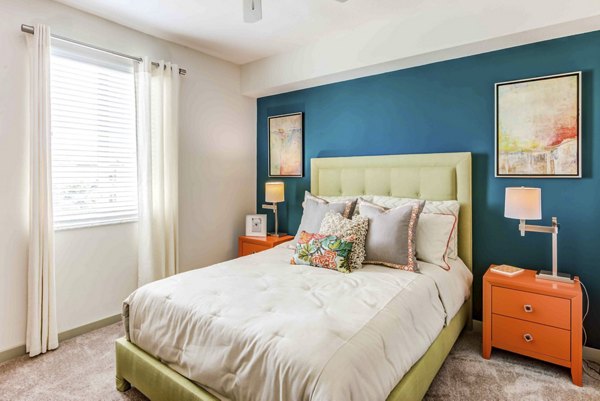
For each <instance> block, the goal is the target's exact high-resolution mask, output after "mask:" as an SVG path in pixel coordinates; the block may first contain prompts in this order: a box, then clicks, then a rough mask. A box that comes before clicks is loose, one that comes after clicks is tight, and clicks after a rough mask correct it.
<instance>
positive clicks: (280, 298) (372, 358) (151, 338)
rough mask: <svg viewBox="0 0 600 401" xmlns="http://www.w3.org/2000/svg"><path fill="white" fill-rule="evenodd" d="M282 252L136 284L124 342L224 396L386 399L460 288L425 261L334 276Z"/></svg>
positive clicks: (459, 299) (459, 298) (461, 294)
mask: <svg viewBox="0 0 600 401" xmlns="http://www.w3.org/2000/svg"><path fill="white" fill-rule="evenodd" d="M291 253H292V251H291V250H289V249H287V248H286V247H277V248H275V249H273V250H269V251H265V252H262V253H259V254H255V255H252V256H248V257H243V258H239V259H235V260H231V261H228V262H225V263H221V264H217V265H214V266H211V267H208V268H203V269H198V270H193V271H189V272H187V273H182V274H178V275H176V276H173V277H170V278H167V279H164V280H160V281H156V282H154V283H151V284H148V285H146V286H144V287H141V288H139V289H138V290H136V291H135V292H134V293H132V294H131V295H130V296H129V297H128V298H127V299H126V300H125V304H124V319H125V323H126V325H125V326H126V329H127V335H128V338H129V340H130V341H131V342H133V343H134V344H136V345H138V346H139V347H141V348H142V349H144V350H145V351H147V352H148V353H150V354H152V355H154V356H155V357H157V358H159V359H160V360H162V361H163V362H165V363H166V364H168V365H169V366H170V367H171V368H172V369H174V370H175V371H177V372H179V373H181V374H182V375H184V376H186V377H188V378H189V379H191V380H193V381H195V382H197V383H198V384H200V385H202V386H204V387H206V388H208V389H210V390H211V391H213V392H215V393H217V394H219V395H221V396H224V398H225V397H226V398H230V399H233V400H240V401H241V400H313V401H316V400H323V401H335V400H340V401H341V400H343V401H349V400H360V401H363V400H385V399H386V397H387V396H388V394H389V393H390V391H391V390H392V389H393V388H394V386H395V385H396V384H397V383H398V382H399V381H400V379H401V378H402V377H403V375H404V374H405V373H406V372H407V371H408V370H409V369H410V368H411V366H412V365H413V364H414V363H415V362H416V361H417V360H418V359H419V358H420V357H421V356H422V355H423V354H424V353H425V351H426V350H427V349H428V347H429V346H430V345H431V343H432V342H433V341H434V339H435V338H436V337H437V335H438V334H439V332H440V331H441V330H442V328H443V326H444V322H445V318H446V311H445V308H444V305H443V304H442V301H445V302H446V303H449V304H450V307H451V309H452V310H454V309H456V310H455V311H454V312H451V311H450V310H449V312H448V315H451V316H453V313H456V311H457V310H458V309H457V308H456V305H458V308H460V305H462V303H463V301H464V299H465V298H466V297H468V288H470V278H468V279H467V280H465V279H464V278H456V277H459V275H457V274H453V273H451V274H448V272H445V271H443V270H442V269H440V268H439V267H436V266H431V265H429V267H428V266H425V267H422V270H423V274H417V273H410V272H404V271H398V270H394V269H389V268H386V267H381V266H366V267H364V268H363V269H361V270H358V271H355V272H352V273H351V274H343V273H338V272H335V271H331V270H326V269H319V268H314V267H309V266H294V265H290V264H289V259H290V256H291ZM460 264H462V262H461V263H460ZM455 265H456V263H455ZM453 267H454V266H453ZM432 268H433V270H432ZM452 270H455V271H462V270H466V271H467V272H468V270H467V269H466V267H464V265H462V266H460V265H459V266H458V267H456V268H454V269H452ZM452 270H451V272H452ZM429 271H431V272H430V273H428V272H429ZM439 272H442V273H446V276H444V275H440V274H439ZM461 274H462V276H465V275H466V276H467V277H470V276H469V274H470V272H468V274H465V273H464V271H463V273H461ZM439 277H442V278H443V280H442V281H440V279H439ZM450 277H454V278H453V279H452V280H450V279H449V278H450ZM448 280H449V281H448ZM453 280H454V281H453ZM436 281H437V283H436ZM452 281H453V282H454V284H452V285H448V282H452ZM460 282H462V283H463V284H462V285H461V284H457V283H460ZM460 287H462V288H460ZM457 288H458V290H457ZM465 288H466V295H465ZM445 298H446V299H445ZM444 299H445V300H444ZM451 299H452V302H450V301H449V300H451ZM451 316H449V317H451Z"/></svg>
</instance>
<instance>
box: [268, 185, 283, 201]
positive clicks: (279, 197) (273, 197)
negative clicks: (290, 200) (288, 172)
mask: <svg viewBox="0 0 600 401" xmlns="http://www.w3.org/2000/svg"><path fill="white" fill-rule="evenodd" d="M284 189H285V186H284V184H283V182H267V183H265V202H272V203H276V202H283V201H284V200H285V191H284Z"/></svg>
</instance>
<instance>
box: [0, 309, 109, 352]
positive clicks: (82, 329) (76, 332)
mask: <svg viewBox="0 0 600 401" xmlns="http://www.w3.org/2000/svg"><path fill="white" fill-rule="evenodd" d="M120 320H121V315H120V314H119V315H114V316H109V317H107V318H104V319H100V320H98V321H95V322H92V323H88V324H84V325H83V326H79V327H75V328H74V329H71V330H66V331H63V332H62V333H58V341H59V342H61V341H65V340H68V339H69V338H73V337H77V336H80V335H82V334H85V333H88V332H90V331H94V330H97V329H101V328H102V327H105V326H108V325H111V324H113V323H117V322H118V321H120ZM25 354H26V352H25V345H19V346H17V347H14V348H9V349H7V350H6V351H2V352H0V363H2V362H6V361H8V360H10V359H13V358H17V357H19V356H23V355H25Z"/></svg>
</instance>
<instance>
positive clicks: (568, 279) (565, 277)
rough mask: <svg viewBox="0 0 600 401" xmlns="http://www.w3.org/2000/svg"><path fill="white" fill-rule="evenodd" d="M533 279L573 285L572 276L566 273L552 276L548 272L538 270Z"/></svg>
mask: <svg viewBox="0 0 600 401" xmlns="http://www.w3.org/2000/svg"><path fill="white" fill-rule="evenodd" d="M535 278H537V279H540V280H552V281H560V282H562V283H574V282H575V280H573V276H572V275H570V274H568V273H558V272H557V273H555V274H552V272H551V271H549V270H540V271H539V272H537V274H536V276H535Z"/></svg>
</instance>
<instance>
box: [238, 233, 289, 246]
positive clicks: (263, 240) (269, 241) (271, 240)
mask: <svg viewBox="0 0 600 401" xmlns="http://www.w3.org/2000/svg"><path fill="white" fill-rule="evenodd" d="M293 239H294V237H293V236H291V235H284V236H283V237H273V236H266V237H249V236H246V235H241V236H240V240H241V241H244V242H246V243H250V244H256V245H265V246H269V247H274V246H275V245H279V244H282V243H284V242H287V241H291V240H293Z"/></svg>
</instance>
